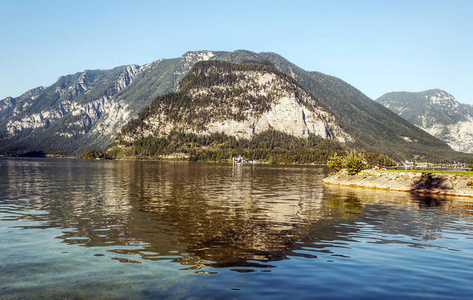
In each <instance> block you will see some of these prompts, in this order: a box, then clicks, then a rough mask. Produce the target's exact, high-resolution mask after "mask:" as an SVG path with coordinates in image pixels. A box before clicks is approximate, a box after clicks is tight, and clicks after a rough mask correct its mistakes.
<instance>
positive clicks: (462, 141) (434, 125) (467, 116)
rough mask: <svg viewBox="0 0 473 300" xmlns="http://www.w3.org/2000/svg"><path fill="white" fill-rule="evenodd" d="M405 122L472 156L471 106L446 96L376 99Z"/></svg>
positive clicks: (432, 93)
mask: <svg viewBox="0 0 473 300" xmlns="http://www.w3.org/2000/svg"><path fill="white" fill-rule="evenodd" d="M376 101H377V102H379V103H381V104H382V105H384V106H386V107H387V108H389V109H390V110H392V111H393V112H395V113H397V114H398V115H399V116H401V117H403V118H404V119H406V120H407V121H409V122H411V123H412V124H415V125H416V126H418V127H419V128H422V129H423V130H425V131H426V132H428V133H430V134H431V135H433V136H435V137H438V138H439V139H441V140H442V141H445V142H446V143H447V144H448V145H450V146H451V147H452V148H453V149H455V150H457V151H462V152H468V153H473V106H472V105H469V104H462V103H459V102H458V101H457V100H456V99H455V97H453V96H452V95H450V94H449V93H447V92H445V91H442V90H439V89H432V90H427V91H423V92H417V93H412V92H391V93H387V94H384V95H383V96H381V97H379V98H378V99H376Z"/></svg>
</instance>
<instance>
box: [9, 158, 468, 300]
mask: <svg viewBox="0 0 473 300" xmlns="http://www.w3.org/2000/svg"><path fill="white" fill-rule="evenodd" d="M327 172H328V170H327V169H324V168H320V167H316V166H268V165H226V164H204V163H160V162H133V161H81V160H72V159H71V160H68V159H10V158H0V241H1V242H0V298H7V299H8V298H12V299H16V298H28V299H30V298H61V299H62V298H87V299H90V298H100V299H104V298H113V299H117V298H127V299H133V298H139V299H143V298H149V299H156V298H170V299H181V298H186V299H188V298H195V299H202V298H206V299H209V298H210V299H222V298H245V299H248V298H253V299H255V298H258V299H260V298H265V299H287V298H292V299H307V298H322V299H326V298H329V299H336V298H344V299H346V298H350V299H367V298H378V299H379V298H383V299H385V298H392V299H399V298H420V299H466V298H471V297H472V295H473V285H472V284H471V282H472V279H473V275H472V272H471V270H472V269H473V240H472V239H473V231H472V229H473V216H472V214H473V199H468V198H459V197H452V198H439V197H419V196H412V195H410V194H408V193H400V192H399V193H398V192H384V191H372V190H364V189H350V188H338V187H332V186H325V185H323V184H322V183H321V182H320V180H321V179H322V178H323V177H324V176H326V175H327Z"/></svg>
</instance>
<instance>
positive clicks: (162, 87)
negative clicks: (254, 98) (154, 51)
mask: <svg viewBox="0 0 473 300" xmlns="http://www.w3.org/2000/svg"><path fill="white" fill-rule="evenodd" d="M214 60H223V61H227V62H232V63H242V62H245V61H248V60H252V61H264V60H267V61H269V62H271V63H272V64H273V65H274V66H275V67H276V68H277V69H278V70H279V71H280V72H282V73H284V74H286V75H288V76H290V77H292V78H293V79H294V80H295V81H296V82H297V83H298V84H299V85H300V86H301V87H302V88H303V89H304V90H305V91H306V92H307V93H310V94H311V95H312V96H311V97H312V98H311V99H313V101H316V102H317V103H320V104H321V107H325V108H327V109H328V110H327V111H331V112H333V113H334V115H335V116H336V118H337V120H339V121H337V124H338V125H339V126H340V128H342V130H341V131H340V132H343V133H344V134H345V136H346V138H345V141H346V142H348V143H350V145H351V146H350V147H355V148H358V149H364V150H367V151H372V152H380V153H384V154H387V155H390V156H392V157H394V158H397V159H403V158H411V157H414V156H416V157H419V156H425V157H428V158H429V159H431V160H450V159H457V160H458V159H461V158H465V156H464V154H462V153H457V152H455V151H453V150H452V149H451V148H450V147H449V146H448V145H447V144H445V143H444V142H442V141H440V140H439V139H437V138H435V137H433V136H431V135H430V134H428V133H426V132H425V131H423V130H421V129H420V128H418V127H416V126H414V125H412V124H411V123H409V122H407V121H406V120H404V119H403V118H401V117H399V116H398V115H397V114H395V113H393V112H392V111H390V110H389V109H387V108H385V107H384V106H382V105H380V104H378V103H376V102H375V101H373V100H371V99H369V98H368V97H366V96H365V95H364V94H363V93H361V92H360V91H359V90H357V89H356V88H354V87H352V86H351V85H349V84H347V83H346V82H344V81H342V80H340V79H338V78H336V77H332V76H329V75H325V74H322V73H319V72H308V71H305V70H303V69H301V68H299V67H297V66H296V65H294V64H292V63H290V62H289V61H287V60H286V59H285V58H283V57H281V56H280V55H278V54H275V53H254V52H250V51H245V50H238V51H234V52H222V51H195V52H188V53H186V54H184V55H183V56H181V57H179V58H174V59H160V60H157V61H154V62H152V63H149V64H146V65H144V66H137V65H129V66H121V67H117V68H114V69H111V70H87V71H84V72H79V73H76V74H73V75H67V76H63V77H60V78H59V79H58V80H57V82H56V83H54V84H53V85H51V86H49V87H39V88H36V89H32V90H30V91H28V92H26V93H25V94H23V95H21V96H20V97H17V98H11V97H9V98H6V99H3V100H0V153H24V152H28V151H44V152H46V153H58V154H76V155H77V154H80V153H82V152H84V151H85V150H88V149H93V148H97V149H101V150H104V149H106V148H107V146H108V145H109V144H110V143H112V142H113V141H114V140H115V137H116V136H117V134H118V133H119V132H120V130H121V128H122V127H123V126H124V125H125V124H127V123H128V122H129V121H130V120H131V119H132V118H133V117H137V116H138V114H139V113H140V112H141V111H143V109H145V108H146V107H148V106H149V105H150V104H151V103H152V102H153V100H155V99H156V98H157V97H158V96H162V95H165V94H169V93H172V92H175V91H176V89H177V87H178V85H179V83H180V81H181V80H182V79H183V78H184V76H185V75H186V74H187V73H188V72H189V70H190V69H191V67H192V66H193V65H194V64H195V63H197V62H199V61H214ZM295 108H296V109H299V108H297V106H296V107H295ZM288 118H289V115H288ZM294 121H295V122H297V121H296V120H295V119H294ZM296 131H297V134H301V132H300V128H299V129H298V130H296ZM306 132H310V131H306ZM329 132H330V130H329ZM334 132H335V131H334ZM334 132H333V133H330V134H328V133H327V136H330V135H331V134H333V136H335V137H336V138H340V137H341V136H343V135H338V136H337V135H336V134H335V133H334ZM348 137H349V138H348Z"/></svg>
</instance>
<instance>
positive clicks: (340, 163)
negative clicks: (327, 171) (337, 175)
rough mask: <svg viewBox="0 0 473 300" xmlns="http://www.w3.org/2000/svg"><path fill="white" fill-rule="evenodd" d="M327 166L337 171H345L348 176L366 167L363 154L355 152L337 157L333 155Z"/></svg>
mask: <svg viewBox="0 0 473 300" xmlns="http://www.w3.org/2000/svg"><path fill="white" fill-rule="evenodd" d="M327 164H328V166H329V167H330V168H333V169H335V170H337V171H340V170H341V169H346V170H347V171H348V173H349V174H350V175H355V174H356V173H358V172H360V171H361V170H363V169H365V168H366V166H367V163H366V157H365V155H364V153H362V152H358V151H356V150H351V151H350V152H348V151H347V153H346V155H345V156H338V155H337V154H336V153H335V154H334V155H333V156H332V157H330V158H329V159H328V161H327Z"/></svg>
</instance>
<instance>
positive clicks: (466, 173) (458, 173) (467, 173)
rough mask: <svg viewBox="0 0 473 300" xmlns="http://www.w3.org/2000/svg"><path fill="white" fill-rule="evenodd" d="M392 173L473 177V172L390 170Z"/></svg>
mask: <svg viewBox="0 0 473 300" xmlns="http://www.w3.org/2000/svg"><path fill="white" fill-rule="evenodd" d="M388 171H391V172H411V173H440V174H456V175H473V171H435V170H388Z"/></svg>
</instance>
